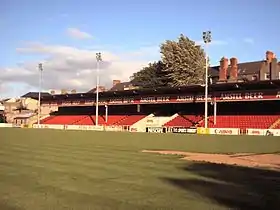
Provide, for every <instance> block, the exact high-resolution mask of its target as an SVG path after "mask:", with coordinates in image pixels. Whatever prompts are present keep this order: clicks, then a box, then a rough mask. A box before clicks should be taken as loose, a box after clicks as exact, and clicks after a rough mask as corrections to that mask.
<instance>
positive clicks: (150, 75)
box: [131, 61, 167, 88]
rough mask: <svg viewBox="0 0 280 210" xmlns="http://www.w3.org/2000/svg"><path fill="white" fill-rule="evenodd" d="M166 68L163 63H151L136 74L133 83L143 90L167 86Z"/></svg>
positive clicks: (132, 78)
mask: <svg viewBox="0 0 280 210" xmlns="http://www.w3.org/2000/svg"><path fill="white" fill-rule="evenodd" d="M164 69H165V66H164V64H163V63H162V62H161V61H158V62H154V63H149V64H148V66H147V67H144V68H143V69H141V70H140V71H138V72H136V73H134V74H133V75H132V77H131V82H132V83H133V84H137V86H140V87H142V88H150V87H165V86H167V77H166V72H165V71H164Z"/></svg>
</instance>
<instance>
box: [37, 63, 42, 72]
mask: <svg viewBox="0 0 280 210" xmlns="http://www.w3.org/2000/svg"><path fill="white" fill-rule="evenodd" d="M38 67H39V70H40V71H43V64H42V63H39V65H38Z"/></svg>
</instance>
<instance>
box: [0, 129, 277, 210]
mask: <svg viewBox="0 0 280 210" xmlns="http://www.w3.org/2000/svg"><path fill="white" fill-rule="evenodd" d="M143 149H159V150H167V149H168V150H182V151H189V152H209V153H237V152H252V153H277V152H278V153H279V151H280V141H279V137H255V136H198V135H183V134H181V135H174V134H146V133H143V134H141V133H115V132H91V131H58V130H35V129H7V128H5V129H4V128H0V209H1V210H22V209H28V210H29V209H30V210H41V209H56V210H60V209H77V210H84V209H128V210H132V209H133V210H134V209H176V210H177V209H192V210H193V209H194V210H195V209H199V210H201V209H228V208H229V207H236V205H231V204H229V203H227V202H224V200H223V202H222V201H220V200H218V199H216V198H212V197H211V196H209V195H206V194H205V193H202V192H201V191H199V189H201V188H199V189H194V186H196V187H197V186H198V185H192V183H189V182H190V180H196V181H203V180H204V181H206V180H208V181H209V180H213V177H211V176H212V175H213V173H214V169H211V170H212V171H211V176H210V175H209V174H208V177H206V175H203V174H201V173H200V172H201V171H200V172H198V170H193V168H192V169H191V168H189V169H187V168H188V167H191V166H192V167H193V165H192V164H191V163H188V162H186V161H182V160H180V159H178V157H174V156H164V155H156V154H147V153H141V152H140V151H141V150H143ZM204 168H205V167H204ZM207 170H208V169H207ZM209 170H210V169H209ZM217 170H218V171H223V170H224V168H222V169H221V168H219V169H215V171H217ZM228 170H229V169H228V168H227V173H228ZM230 170H234V173H239V169H230ZM237 170H238V172H237ZM242 170H244V169H242ZM209 173H210V172H209ZM242 173H243V171H242ZM246 173H247V174H249V172H246ZM255 173H256V172H254V174H255ZM227 176H228V175H227ZM219 179H221V178H219ZM176 180H177V181H176ZM178 181H179V182H178ZM181 181H183V182H182V183H181ZM186 181H188V183H189V185H186ZM216 182H221V180H216V181H215V183H216ZM178 183H179V184H178ZM239 185H240V183H239ZM274 185H275V184H274ZM274 185H273V186H274ZM188 186H192V188H191V187H190V189H188ZM278 186H279V184H278ZM243 187H244V186H243ZM214 189H215V187H214ZM242 189H243V188H242ZM243 191H244V190H242V192H243ZM270 191H271V190H270ZM277 192H278V191H277ZM221 194H223V193H222V192H221ZM277 198H278V197H277ZM278 199H279V200H280V198H278ZM249 202H252V201H251V200H250V201H249ZM255 209H258V208H255Z"/></svg>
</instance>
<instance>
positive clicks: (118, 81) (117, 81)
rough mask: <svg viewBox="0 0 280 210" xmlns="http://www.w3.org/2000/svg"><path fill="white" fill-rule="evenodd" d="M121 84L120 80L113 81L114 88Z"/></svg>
mask: <svg viewBox="0 0 280 210" xmlns="http://www.w3.org/2000/svg"><path fill="white" fill-rule="evenodd" d="M119 83H121V80H118V79H114V80H113V87H114V86H115V85H117V84H119Z"/></svg>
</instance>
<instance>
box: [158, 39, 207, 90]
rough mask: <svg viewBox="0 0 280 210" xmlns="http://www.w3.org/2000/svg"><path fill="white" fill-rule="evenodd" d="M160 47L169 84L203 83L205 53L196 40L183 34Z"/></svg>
mask: <svg viewBox="0 0 280 210" xmlns="http://www.w3.org/2000/svg"><path fill="white" fill-rule="evenodd" d="M160 49H161V54H162V62H163V64H164V65H165V71H166V73H167V77H168V86H171V87H176V86H185V85H192V84H200V83H202V81H201V80H203V78H204V75H205V54H204V51H203V49H202V48H201V47H200V46H197V45H196V44H195V42H194V41H192V40H190V39H189V38H188V37H186V36H184V35H183V34H181V35H180V37H179V39H178V41H170V40H167V41H166V42H165V43H163V44H162V45H161V47H160Z"/></svg>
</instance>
